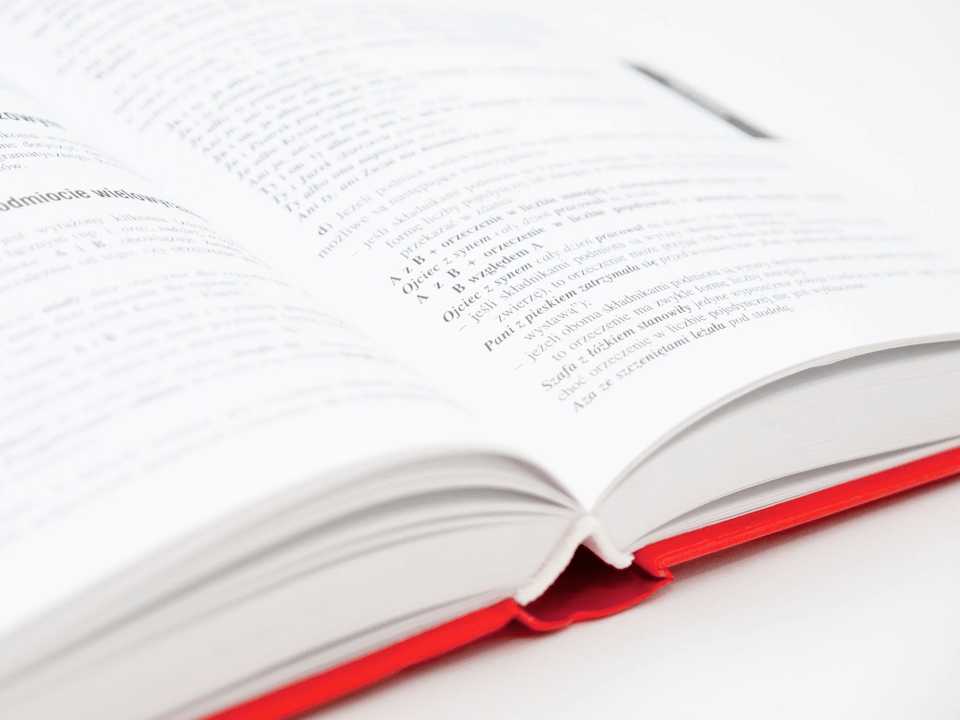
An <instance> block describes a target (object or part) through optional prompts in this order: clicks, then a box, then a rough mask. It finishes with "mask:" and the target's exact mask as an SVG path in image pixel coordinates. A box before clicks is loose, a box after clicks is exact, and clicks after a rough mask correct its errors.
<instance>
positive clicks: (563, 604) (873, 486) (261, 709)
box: [205, 448, 960, 720]
mask: <svg viewBox="0 0 960 720" xmlns="http://www.w3.org/2000/svg"><path fill="white" fill-rule="evenodd" d="M958 473H960V448H955V449H953V450H948V451H946V452H942V453H939V454H937V455H932V456H930V457H927V458H922V459H920V460H916V461H914V462H911V463H908V464H906V465H901V466H899V467H895V468H891V469H889V470H884V471H882V472H879V473H876V474H873V475H868V476H866V477H863V478H860V479H858V480H852V481H850V482H847V483H843V484H842V485H838V486H836V487H832V488H827V489H826V490H821V491H819V492H816V493H812V494H810V495H806V496H803V497H800V498H796V499H794V500H789V501H787V502H783V503H780V504H778V505H775V506H773V507H769V508H765V509H762V510H757V511H755V512H751V513H748V514H746V515H742V516H740V517H736V518H732V519H730V520H726V521H724V522H721V523H717V524H715V525H711V526H709V527H705V528H701V529H699V530H693V531H691V532H687V533H684V534H682V535H678V536H676V537H672V538H667V539H665V540H661V541H659V542H656V543H653V544H652V545H648V546H646V547H644V548H641V549H640V550H638V551H637V552H636V553H635V554H634V557H635V564H634V565H633V566H631V567H629V568H627V569H625V570H616V569H614V568H611V567H610V566H608V565H606V564H604V563H603V562H602V561H600V560H599V559H598V558H597V557H596V556H595V555H593V553H592V552H590V551H589V550H587V549H586V548H584V547H581V548H580V549H579V550H578V551H577V553H576V554H575V555H574V558H573V560H572V561H571V563H570V565H569V566H568V567H567V569H566V570H565V571H564V572H563V574H561V575H560V577H559V578H557V580H556V581H555V582H554V584H553V585H552V586H551V587H550V589H549V590H547V592H546V593H544V594H543V595H542V596H541V597H539V598H537V599H536V600H534V601H533V602H531V603H529V604H528V605H526V606H520V605H518V604H517V603H516V602H514V601H513V600H509V599H508V600H503V601H501V602H499V603H497V604H496V605H492V606H490V607H488V608H484V609H482V610H478V611H476V612H473V613H470V614H469V615H466V616H464V617H461V618H458V619H456V620H453V621H451V622H448V623H445V624H443V625H440V626H439V627H436V628H433V629H431V630H427V631H426V632H423V633H420V634H419V635H415V636H413V637H410V638H407V639H406V640H403V641H401V642H399V643H396V644H394V645H391V646H389V647H386V648H382V649H380V650H377V651H376V652H373V653H371V654H369V655H366V656H364V657H361V658H358V659H356V660H352V661H350V662H348V663H346V664H344V665H341V666H339V667H336V668H333V669H331V670H327V671H325V672H323V673H320V674H318V675H315V676H313V677H309V678H306V679H304V680H301V681H299V682H297V683H294V684H292V685H288V686H286V687H284V688H280V689H278V690H274V691H272V692H270V693H267V694H265V695H262V696H260V697H258V698H255V699H253V700H250V701H249V702H247V703H244V704H242V705H239V706H237V707H234V708H230V709H228V710H224V711H222V712H219V713H216V714H214V715H210V716H208V717H207V718H205V720H286V719H288V718H295V717H297V716H298V715H302V714H303V713H306V712H309V711H311V710H315V709H317V708H319V707H321V706H323V705H325V704H327V703H329V702H331V701H333V700H335V699H338V698H341V697H343V696H345V695H348V694H349V693H352V692H355V691H357V690H360V689H361V688H364V687H367V686H369V685H371V684H373V683H375V682H377V681H378V680H382V679H384V678H386V677H389V676H391V675H394V674H396V673H398V672H400V671H402V670H404V669H406V668H409V667H412V666H414V665H417V664H419V663H423V662H426V661H428V660H430V659H432V658H435V657H438V656H439V655H442V654H444V653H448V652H451V651H453V650H456V649H457V648H460V647H463V646H464V645H467V644H469V643H471V642H474V641H476V640H479V639H481V638H484V637H490V636H493V635H495V634H496V633H498V632H504V631H514V632H515V631H520V632H549V631H553V630H558V629H561V628H563V627H566V626H568V625H570V624H572V623H576V622H581V621H584V620H594V619H598V618H602V617H605V616H607V615H612V614H613V613H617V612H620V611H622V610H625V609H627V608H629V607H631V606H633V605H635V604H637V603H639V602H640V601H641V600H643V599H644V598H646V597H648V596H650V595H651V594H653V593H654V592H656V591H657V590H658V589H659V588H660V587H662V586H663V585H665V584H667V583H669V582H671V581H672V580H673V574H672V573H671V571H670V568H671V567H675V566H676V565H679V564H680V563H683V562H687V561H689V560H694V559H696V558H700V557H703V556H705V555H709V554H711V553H716V552H720V551H722V550H726V549H727V548H731V547H734V546H736V545H740V544H742V543H746V542H750V541H751V540H756V539H758V538H762V537H766V536H769V535H772V534H774V533H777V532H781V531H783V530H788V529H790V528H794V527H797V526H798V525H802V524H804V523H809V522H813V521H815V520H819V519H821V518H824V517H827V516H829V515H835V514H837V513H841V512H844V511H846V510H850V509H852V508H855V507H859V506H862V505H865V504H867V503H870V502H873V501H876V500H879V499H881V498H885V497H889V496H891V495H895V494H897V493H902V492H906V491H908V490H911V489H914V488H918V487H920V486H923V485H927V484H929V483H933V482H936V481H940V480H946V479H948V478H951V477H952V476H954V475H956V474H958Z"/></svg>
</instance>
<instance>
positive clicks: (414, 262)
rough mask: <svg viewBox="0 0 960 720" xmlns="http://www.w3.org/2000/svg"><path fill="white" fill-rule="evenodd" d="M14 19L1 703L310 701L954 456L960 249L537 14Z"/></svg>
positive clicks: (959, 454) (186, 717) (888, 489)
mask: <svg viewBox="0 0 960 720" xmlns="http://www.w3.org/2000/svg"><path fill="white" fill-rule="evenodd" d="M0 38H2V43H0V58H2V61H3V62H2V66H0V67H2V68H3V74H2V78H0V468H2V470H0V577H2V578H3V588H4V592H3V593H0V715H2V716H3V717H11V718H18V719H23V720H54V719H60V718H65V717H69V718H72V719H73V720H102V719H103V718H118V719H121V718H122V719H129V720H147V719H148V718H149V719H159V718H164V719H167V720H198V719H199V718H218V719H219V720H241V719H243V720H280V719H281V718H290V717H294V716H296V715H299V714H302V713H303V712H306V711H308V710H310V709H312V708H314V707H318V706H321V705H323V704H324V703H326V702H328V701H330V700H332V699H334V698H337V697H340V696H343V695H344V694H346V693H349V692H351V691H354V690H356V689H358V688H360V687H363V686H366V685H368V684H370V683H372V682H374V681H376V680H378V679H381V678H383V677H386V676H388V675H390V674H392V673H395V672H397V671H399V670H401V669H403V668H405V667H409V666H411V665H413V664H416V663H418V662H421V661H423V660H426V659H428V658H431V657H436V656H437V655H440V654H442V653H444V652H447V651H449V650H452V649H454V648H457V647H460V646H462V645H464V644H467V643H469V642H471V641H473V640H476V639H478V638H480V637H484V636H486V635H489V634H491V633H495V632H497V631H499V630H501V629H503V628H504V627H506V626H508V625H512V626H514V627H518V626H522V627H526V628H527V629H528V630H530V631H545V630H553V629H557V628H560V627H563V626H565V625H568V624H570V623H572V622H576V621H579V620H585V619H592V618H598V617H601V616H604V615H607V614H610V613H613V612H617V611H619V610H622V609H624V608H626V607H629V606H631V605H633V604H635V603H637V602H638V601H639V600H641V599H642V598H644V597H647V596H648V595H650V594H651V593H653V592H655V591H656V590H657V588H659V587H661V586H662V585H664V584H665V583H668V582H670V580H671V578H672V575H671V571H670V568H671V567H674V566H675V565H677V564H678V563H682V562H684V561H687V560H690V559H693V558H696V557H701V556H703V555H705V554H708V553H712V552H716V551H718V550H721V549H724V548H728V547H731V546H733V545H736V544H739V543H743V542H746V541H749V540H752V539H755V538H758V537H761V536H764V535H768V534H770V533H774V532H777V531H780V530H783V529H786V528H789V527H794V526H796V525H799V524H801V523H804V522H808V521H810V520H813V519H817V518H820V517H824V516H826V515H829V514H831V513H835V512H838V511H840V510H844V509H847V508H851V507H854V506H857V505H860V504H863V503H866V502H869V501H871V500H875V499H877V498H881V497H885V496H888V495H891V494H894V493H897V492H900V491H903V490H906V489H909V488H912V487H917V486H919V485H922V484H925V483H930V482H933V481H937V480H941V479H944V478H947V477H949V476H951V475H953V474H955V473H957V472H958V471H960V449H958V447H960V415H958V414H957V412H956V407H957V403H958V401H960V314H958V310H957V309H958V308H960V283H958V278H960V257H958V252H957V249H956V247H955V243H953V242H951V241H950V239H946V238H940V237H936V236H935V235H933V234H932V233H930V232H928V231H926V230H924V229H923V228H922V225H921V224H920V223H919V222H918V221H916V220H913V219H911V218H909V217H903V216H901V215H900V214H899V213H898V212H897V211H896V210H895V209H894V208H892V207H891V206H890V205H889V204H888V203H886V202H885V201H883V200H878V199H876V198H874V197H872V196H871V195H870V194H869V193H867V192H865V191H863V190H860V189H858V188H856V187H853V186H851V185H850V184H849V183H847V182H846V181H844V180H843V179H841V178H838V177H836V176H835V175H834V174H832V173H831V172H829V171H828V170H825V169H824V168H822V167H820V166H819V165H818V164H817V163H815V162H813V161H811V160H810V159H808V158H806V157H805V156H804V155H803V154H802V153H800V152H798V151H797V150H796V149H795V148H793V147H791V146H790V145H789V143H786V142H783V141H781V140H778V139H776V138H773V137H770V136H768V135H767V134H766V133H764V132H762V131H761V130H758V129H756V128H754V127H752V126H751V125H750V124H749V123H745V122H743V121H741V120H739V119H737V118H735V117H732V116H731V115H730V114H729V113H726V112H725V111H723V110H722V109H721V108H718V107H716V106H715V105H714V104H713V103H712V102H710V101H709V100H706V99H704V98H702V97H700V96H699V95H697V94H696V93H694V92H691V91H689V90H687V89H686V88H684V87H682V86H680V85H678V84H676V83H675V82H673V81H672V80H670V79H668V78H667V77H665V76H663V75H662V74H661V73H660V72H659V71H656V70H651V69H646V68H644V69H638V68H635V67H631V66H629V65H627V64H625V63H623V62H621V61H618V60H616V59H611V58H609V57H606V56H605V55H604V53H603V52H602V51H601V50H597V49H596V48H590V47H587V46H585V45H584V43H582V42H573V41H572V40H571V37H570V35H569V34H567V33H566V31H564V30H562V29H557V28H555V27H553V25H552V24H551V22H550V21H549V19H546V20H545V19H543V18H541V17H538V16H532V15H527V14H525V13H522V12H516V11H515V10H513V9H511V8H509V7H508V6H507V5H505V4H504V5H502V6H501V5H497V4H491V3H484V4H473V5H471V4H461V3H448V2H444V3H409V2H391V1H387V0H384V1H378V2H370V3H362V4H361V3H355V2H313V1H310V0H272V1H271V2H267V1H266V0H244V1H243V2H235V1H230V0H205V1H204V2H193V1H187V0H164V2H160V1H159V0H136V1H134V0H104V1H103V2H99V3H95V4H93V3H91V4H87V3H72V2H64V1H62V0H30V1H29V2H27V1H26V0H5V1H4V2H0ZM640 611H642V610H640Z"/></svg>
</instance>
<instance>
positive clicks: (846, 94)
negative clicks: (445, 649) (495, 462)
mask: <svg viewBox="0 0 960 720" xmlns="http://www.w3.org/2000/svg"><path fill="white" fill-rule="evenodd" d="M548 2H549V4H551V5H554V6H555V7H556V8H557V12H563V13H567V14H576V15H578V16H579V17H580V21H581V22H582V24H583V26H584V28H585V31H589V32H591V33H593V34H594V35H595V36H599V37H600V38H602V39H603V40H604V41H605V42H606V43H608V44H609V46H610V48H611V49H613V50H614V51H615V52H617V53H618V54H620V55H621V56H623V57H625V58H628V59H631V60H635V61H639V62H644V63H647V64H649V65H651V66H653V67H655V68H658V69H660V70H662V71H664V72H666V73H668V74H671V75H673V76H675V77H676V78H678V79H680V80H682V81H684V82H686V83H687V84H689V85H691V86H693V87H694V88H696V89H698V90H700V91H701V92H702V93H704V94H706V95H708V96H710V97H713V98H714V99H716V100H719V101H720V102H722V103H723V104H725V105H727V106H728V107H729V108H731V109H733V110H734V111H736V112H738V113H739V114H741V115H742V116H743V117H744V118H746V119H748V120H750V121H752V122H754V123H755V124H757V125H758V126H760V127H762V128H764V129H766V130H768V131H770V132H772V133H773V134H775V135H777V136H779V137H784V138H789V139H790V140H792V141H795V142H796V143H797V144H799V145H801V146H803V147H805V148H806V149H807V150H808V151H810V152H811V153H813V154H814V155H816V156H818V157H819V158H821V159H822V160H823V161H824V162H826V163H827V164H829V165H832V166H833V167H835V168H837V169H839V170H841V171H842V172H844V173H845V174H847V175H848V176H851V177H853V178H856V179H858V180H859V181H860V182H861V183H862V184H865V185H867V186H871V187H873V188H875V189H876V190H878V191H880V192H882V193H884V194H885V195H887V196H889V197H892V198H896V199H897V200H898V201H899V202H900V204H901V205H903V206H905V207H907V208H909V209H911V210H914V211H919V212H921V213H923V214H924V215H925V216H926V217H927V219H928V220H929V221H931V222H933V223H934V225H935V226H936V227H938V228H939V229H941V230H943V231H946V232H950V233H952V234H953V236H955V237H957V238H958V242H960V213H958V212H957V210H958V208H960V137H958V134H960V0H941V1H939V2H937V1H935V0H922V1H920V0H912V1H907V0H872V1H868V0H807V1H806V2H793V3H783V2H778V1H777V0H766V1H764V0H725V1H721V0H712V1H711V0H670V1H669V2H665V1H664V0H633V1H631V0H586V1H584V0H548ZM958 312H960V309H958ZM958 412H960V407H958ZM322 716H323V717H324V718H336V720H354V719H359V718H364V719H376V718H391V719H393V718H454V717H455V718H462V719H464V720H466V719H470V718H478V719H479V718H483V719H485V720H486V719H490V718H554V719H555V720H567V719H573V718H601V717H609V718H613V717H618V718H625V717H629V718H648V717H649V718H700V717H704V718H706V717H710V718H716V717H738V718H946V717H960V481H957V482H954V483H951V484H947V485H941V486H938V487H935V488H931V489H927V490H923V491H920V492H917V493H914V494H911V495H909V496H907V497H904V498H899V499H896V500H894V501H886V502H884V503H881V504H879V505H874V506H872V507H869V508H867V509H864V510H861V511H857V512H855V513H853V514H848V515H845V516H843V517H841V518H839V519H832V520H828V521H825V522H821V523H818V524H816V525H814V526H812V527H809V528H804V529H802V530H799V531H793V532H791V533H788V534H786V535H783V536H779V537H776V538H773V539H768V540H765V541H762V542H759V543H755V544H753V545H750V546H747V547H745V548H741V549H738V550H735V551H732V552H728V553H725V554H722V555H720V556H718V557H717V558H714V559H705V560H701V561H698V562H696V563H692V564H690V565H687V566H683V567H681V568H679V570H678V572H677V582H676V583H675V584H674V585H672V586H671V587H669V588H667V589H666V590H665V591H662V592H660V593H658V594H657V595H656V596H654V597H653V598H651V599H650V600H648V601H645V602H643V603H641V604H640V605H639V606H637V607H635V608H634V609H632V610H630V611H628V612H625V613H622V614H620V615H618V616H616V617H613V618H607V619H605V620H601V621H598V622H593V623H587V624H582V625H579V626H576V627H573V628H571V629H569V630H566V631H563V632H560V633H556V634H553V635H549V636H545V637H540V638H534V639H518V640H511V641H508V642H502V643H498V644H493V645H491V644H487V645H480V646H477V647H475V648H473V649H470V650H467V651H463V652H460V653H457V654H455V655H453V656H452V657H448V658H446V659H443V660H440V661H436V662H433V663H430V664H428V665H427V666H425V667H422V668H420V669H417V670H414V671H410V672H407V673H404V674H403V675H402V676H401V677H400V678H399V679H396V680H392V681H389V682H387V683H385V684H381V685H380V686H379V687H378V688H376V689H374V690H372V691H367V692H364V693H362V694H360V695H359V696H357V697H355V698H353V699H350V700H348V701H344V702H341V703H339V704H337V705H336V706H334V707H333V708H330V709H329V710H328V711H327V712H325V713H323V714H322Z"/></svg>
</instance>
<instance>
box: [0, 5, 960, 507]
mask: <svg viewBox="0 0 960 720" xmlns="http://www.w3.org/2000/svg"><path fill="white" fill-rule="evenodd" d="M0 18H2V22H3V23H4V25H5V27H6V28H7V29H8V33H9V37H10V38H11V44H10V48H11V49H13V50H15V49H16V45H17V44H19V45H20V46H21V47H22V48H23V49H22V50H21V52H20V53H19V54H18V55H17V56H18V57H20V58H23V57H30V58H31V61H30V63H24V62H22V61H20V62H19V64H17V65H16V68H17V72H18V73H19V75H18V77H20V76H23V77H28V78H29V80H30V86H31V88H38V92H41V91H43V92H45V95H44V97H45V99H46V100H47V101H48V102H61V103H69V104H70V105H71V107H73V108H75V109H77V108H86V112H87V117H88V128H87V129H88V131H90V132H93V133H97V132H99V133H100V136H101V137H103V138H104V139H105V141H106V142H109V143H112V147H113V148H115V149H116V151H118V152H120V151H122V152H123V153H124V156H125V157H136V158H137V162H138V163H139V165H138V167H144V168H149V169H150V172H151V175H152V176H156V177H162V178H165V180H166V181H167V183H168V184H169V185H170V186H171V187H176V188H177V189H178V190H179V191H180V192H183V193H189V194H190V195H191V196H193V197H202V198H203V207H204V209H205V210H207V211H208V212H209V213H210V215H211V217H214V218H216V220H217V221H218V223H220V224H221V225H222V226H224V227H227V228H228V229H230V231H231V233H233V234H234V235H236V236H238V237H243V239H244V241H245V242H247V243H250V245H251V247H255V248H256V249H257V251H258V252H259V253H262V254H263V255H264V256H265V257H267V258H269V260H270V262H271V263H272V264H275V265H276V266H278V267H281V268H283V269H284V271H285V272H286V273H288V274H289V275H290V276H291V277H296V278H297V280H298V283H299V284H300V285H301V286H302V287H305V288H308V289H310V291H311V292H312V293H313V294H315V295H317V296H320V297H324V298H326V299H333V300H335V301H336V302H338V304H339V306H340V307H343V309H344V313H345V314H348V315H349V316H350V317H351V318H352V319H353V320H354V321H355V322H357V323H359V324H361V325H362V326H363V327H364V328H366V329H368V330H369V331H370V332H372V333H373V334H375V335H376V337H377V338H378V339H380V340H381V341H383V342H385V343H386V344H388V345H389V346H390V348H391V349H392V350H393V351H394V352H396V353H397V354H398V355H400V356H401V357H403V358H404V359H406V360H407V361H408V362H410V363H412V364H414V365H415V366H416V367H417V368H419V369H420V370H422V371H423V372H426V373H428V374H429V375H430V376H431V378H432V379H435V380H436V382H437V383H438V384H439V385H440V386H442V387H443V388H444V390H445V391H446V392H447V393H449V394H450V395H451V396H453V397H456V398H457V399H458V400H460V401H461V402H462V403H463V404H465V405H467V406H468V407H470V408H471V409H473V410H475V411H476V412H477V413H479V414H481V415H483V416H484V417H485V418H486V419H487V421H488V422H489V423H491V424H495V425H497V426H499V427H500V428H501V429H503V430H504V431H506V432H508V433H509V434H510V435H511V437H513V438H515V440H516V442H517V444H518V445H520V446H521V447H523V448H525V449H526V450H528V452H529V453H530V455H531V456H532V457H534V458H535V459H536V460H537V461H539V462H540V463H542V464H543V465H544V466H545V467H546V468H548V469H549V470H550V471H551V472H553V474H555V475H556V476H557V477H559V478H561V479H562V480H563V482H564V483H565V484H566V485H567V486H568V487H570V488H571V489H572V490H573V491H574V492H575V493H576V495H577V497H578V498H579V499H580V501H581V502H582V503H584V504H585V505H587V506H589V505H591V504H593V503H594V502H595V501H596V500H597V499H598V498H599V497H600V496H601V495H602V494H603V492H604V490H605V488H607V487H608V486H610V484H611V483H612V482H614V481H615V480H616V479H617V478H618V476H620V475H621V474H622V473H623V472H624V471H625V470H626V469H627V468H628V467H630V465H631V463H632V462H633V461H634V460H635V459H636V457H637V456H638V455H639V454H641V453H642V451H643V450H644V449H645V448H649V447H651V446H653V445H654V444H655V443H656V442H657V441H658V439H660V438H662V437H664V436H666V435H667V434H669V433H670V432H672V431H673V430H675V429H676V428H678V427H680V426H682V425H683V424H685V423H687V422H689V421H690V419H691V418H694V417H696V416H698V415H700V414H702V413H703V412H704V411H705V410H706V409H708V408H711V407H715V406H716V405H717V404H718V403H720V402H722V401H723V400H724V399H726V398H729V397H732V396H734V395H736V394H738V393H742V392H744V391H745V389H747V388H750V387H753V386H756V385H758V384H759V383H762V382H764V381H766V380H769V379H771V378H774V377H777V376H782V375H784V374H787V373H789V372H792V371H794V370H796V369H798V368H802V367H807V366H810V365H815V364H817V363H823V362H829V361H832V360H836V359H839V358H842V357H845V356H847V355H853V354H858V353H863V352H866V351H869V350H873V349H880V348H884V347H891V346H896V345H900V344H910V343H922V342H929V341H933V340H937V339H948V338H955V337H958V333H960V320H958V317H957V313H956V308H957V307H960V289H958V284H957V272H958V268H960V264H958V263H957V262H956V261H955V260H953V259H950V257H949V253H950V252H952V251H951V250H949V246H948V245H947V244H945V243H943V242H938V241H936V239H934V238H932V237H930V236H928V235H927V234H926V233H924V232H922V231H921V230H919V229H918V228H917V226H916V225H914V224H913V223H911V222H903V221H901V220H900V219H898V218H897V217H896V214H895V213H894V212H893V211H892V210H891V209H890V208H888V207H886V206H885V205H884V204H882V203H879V202H877V201H876V200H873V199H871V198H869V197H867V196H866V195H865V194H864V193H861V192H859V191H857V190H855V189H852V188H850V187H848V186H847V185H846V184H845V183H844V182H842V181H840V180H838V179H836V178H834V177H832V176H831V175H830V174H829V173H827V172H824V171H823V170H821V169H820V168H818V167H815V166H814V165H813V164H811V163H810V162H808V161H807V160H805V159H804V158H803V157H802V155H800V154H798V153H796V152H795V151H794V150H793V149H792V148H790V147H789V145H787V144H784V143H782V142H779V141H776V140H772V139H769V138H764V137H757V136H755V134H751V133H749V132H745V131H744V129H743V128H742V127H740V126H737V125H736V124H732V123H730V122H727V121H726V120H724V119H723V118H721V117H718V116H716V115H714V114H711V113H710V112H708V111H707V110H705V109H704V108H702V107H699V106H698V105H696V104H694V103H692V102H690V101H689V100H687V99H685V98H683V97H681V96H680V95H678V94H677V93H675V92H674V91H673V90H671V89H669V88H667V87H665V86H663V85H662V84H661V83H659V82H657V81H656V80H655V79H653V78H651V77H649V76H647V75H645V74H642V73H640V72H638V71H637V70H636V69H634V68H631V67H628V66H626V65H625V64H623V63H620V62H617V61H615V60H612V59H609V58H606V57H604V55H603V53H602V52H600V51H597V50H596V49H591V48H589V47H587V46H585V45H584V43H583V42H582V38H577V37H574V36H571V35H569V34H564V33H563V32H560V31H556V30H554V29H552V28H551V27H549V23H544V22H541V21H540V20H536V19H530V18H527V17H520V16H517V15H515V14H513V13H512V12H508V11H504V10H502V9H498V8H497V7H493V6H491V5H489V4H485V5H484V6H482V7H477V6H474V7H460V6H459V5H454V4H444V5H443V6H436V5H423V6H419V5H416V4H406V3H404V4H398V3H391V2H382V3H373V4H365V5H363V6H362V7H360V6H356V5H354V4H352V3H333V4H325V5H323V6H319V5H311V4H304V3H299V2H292V1H290V2H270V3H266V2H250V3H245V4H244V5H243V6H235V5H233V4H230V3H217V2H211V3H203V4H200V5H198V4H196V3H187V2H163V3H160V2H143V3H140V2H138V3H134V2H130V1H128V0H114V2H112V3H105V4H101V5H98V6H97V7H96V8H90V9H86V10H84V11H83V12H75V11H74V10H73V9H71V8H69V7H67V6H62V5H61V4H59V3H53V2H50V3H37V2H31V3H17V2H9V3H6V5H5V12H3V14H2V15H0ZM118 18H122V21H121V20H119V19H118ZM27 51H29V52H27ZM78 112H79V110H78ZM268 227H269V228H273V232H272V233H264V232H262V230H263V228H268ZM250 228H256V229H257V232H256V233H253V232H250ZM245 231H246V235H244V233H245ZM749 441H750V438H731V440H730V442H732V443H736V442H742V443H744V446H745V447H746V446H747V445H748V443H749ZM684 482H685V483H696V482H697V479H696V478H688V479H685V480H684ZM671 493H674V490H672V489H671V488H663V489H662V494H663V495H664V496H665V497H666V496H669V495H670V494H671ZM676 493H678V494H683V490H682V489H678V490H676Z"/></svg>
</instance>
